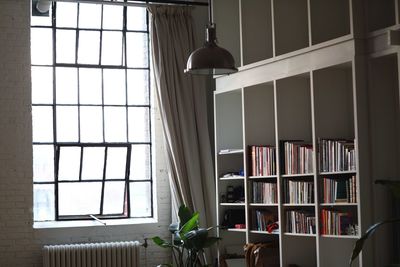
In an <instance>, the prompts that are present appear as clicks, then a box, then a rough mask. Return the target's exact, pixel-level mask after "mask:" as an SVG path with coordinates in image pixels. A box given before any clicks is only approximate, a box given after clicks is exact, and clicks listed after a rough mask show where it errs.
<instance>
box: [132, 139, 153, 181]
mask: <svg viewBox="0 0 400 267" xmlns="http://www.w3.org/2000/svg"><path fill="white" fill-rule="evenodd" d="M150 178H151V165H150V145H132V152H131V167H130V180H148V179H150Z"/></svg>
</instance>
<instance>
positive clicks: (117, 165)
mask: <svg viewBox="0 0 400 267" xmlns="http://www.w3.org/2000/svg"><path fill="white" fill-rule="evenodd" d="M126 154H127V148H126V147H109V148H108V150H107V165H106V179H125V170H126Z"/></svg>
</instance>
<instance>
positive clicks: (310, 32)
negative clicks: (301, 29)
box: [307, 0, 313, 46]
mask: <svg viewBox="0 0 400 267" xmlns="http://www.w3.org/2000/svg"><path fill="white" fill-rule="evenodd" d="M307 23H308V46H312V45H313V43H312V31H311V30H312V27H311V0H307Z"/></svg>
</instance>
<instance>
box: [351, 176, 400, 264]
mask: <svg viewBox="0 0 400 267" xmlns="http://www.w3.org/2000/svg"><path fill="white" fill-rule="evenodd" d="M375 184H381V185H385V186H387V187H388V188H389V189H390V190H391V191H392V193H393V194H394V196H395V197H397V198H400V181H392V180H377V181H375ZM398 222H400V218H394V219H389V220H385V221H381V222H378V223H375V224H374V225H372V226H371V227H369V228H368V230H367V231H365V233H364V234H363V235H362V236H361V237H360V238H359V239H358V240H357V242H356V244H355V245H354V248H353V252H352V254H351V258H350V262H349V266H350V267H351V265H352V263H353V261H354V260H355V259H356V258H357V257H358V255H359V254H360V252H361V250H362V249H363V247H364V244H365V241H367V239H368V238H369V237H370V236H372V234H373V233H374V232H375V231H376V230H377V229H378V228H379V227H381V226H382V225H385V224H392V223H398Z"/></svg>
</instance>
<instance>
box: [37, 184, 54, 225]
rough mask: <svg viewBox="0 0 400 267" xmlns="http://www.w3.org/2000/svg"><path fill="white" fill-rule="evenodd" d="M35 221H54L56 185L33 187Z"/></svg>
mask: <svg viewBox="0 0 400 267" xmlns="http://www.w3.org/2000/svg"><path fill="white" fill-rule="evenodd" d="M33 191H34V192H33V219H34V220H35V221H54V220H55V210H54V185H52V184H35V185H33Z"/></svg>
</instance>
